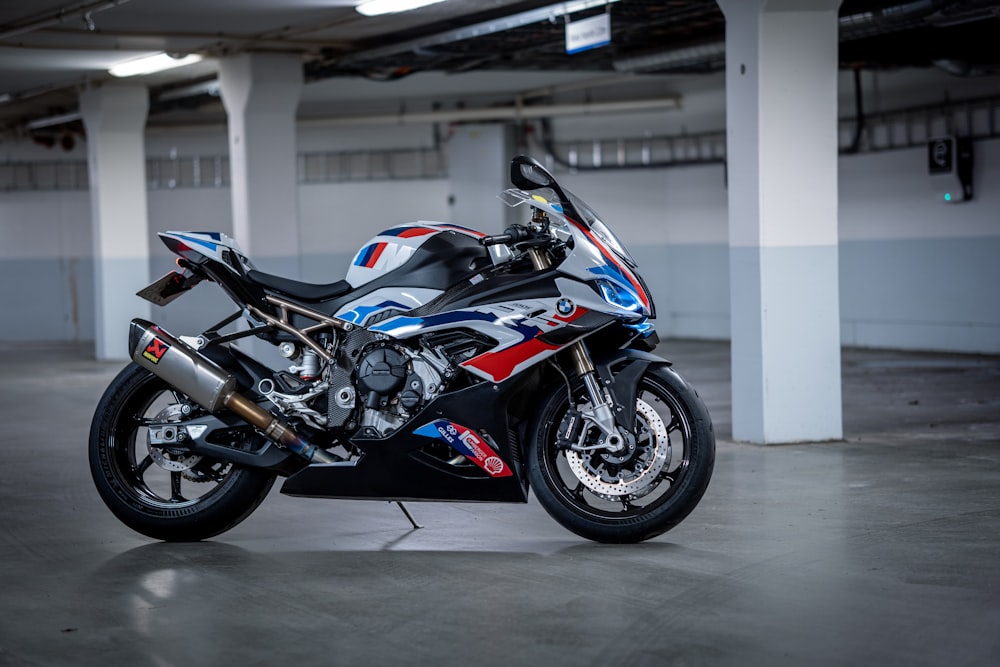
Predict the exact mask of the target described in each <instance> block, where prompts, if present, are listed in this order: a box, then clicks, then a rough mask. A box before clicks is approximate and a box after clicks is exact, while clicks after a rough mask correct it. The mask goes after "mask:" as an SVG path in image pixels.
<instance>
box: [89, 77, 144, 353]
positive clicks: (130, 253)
mask: <svg viewBox="0 0 1000 667" xmlns="http://www.w3.org/2000/svg"><path fill="white" fill-rule="evenodd" d="M148 109H149V93H148V91H147V90H146V88H145V87H142V86H115V85H107V86H103V87H101V88H89V89H87V90H85V91H84V92H83V93H81V94H80V111H81V113H82V114H83V124H84V127H85V128H86V130H87V163H88V167H89V174H90V206H91V225H92V227H93V244H94V309H95V312H94V338H95V340H94V353H95V356H96V358H97V359H98V360H100V361H109V360H127V359H128V358H129V351H128V323H129V322H130V321H131V320H132V318H135V317H142V318H147V319H148V318H149V316H150V306H149V304H148V303H147V302H146V301H143V300H142V299H140V298H139V297H137V296H135V292H136V291H137V290H139V289H141V288H143V287H145V286H146V284H147V283H148V282H149V224H148V213H147V209H146V152H145V143H144V142H145V138H144V129H145V126H146V115H147V112H148Z"/></svg>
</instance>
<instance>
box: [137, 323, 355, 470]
mask: <svg viewBox="0 0 1000 667" xmlns="http://www.w3.org/2000/svg"><path fill="white" fill-rule="evenodd" d="M129 349H130V350H131V356H132V360H133V361H135V362H136V363H137V364H139V365H140V366H142V367H143V368H145V369H146V370H148V371H151V372H152V373H154V374H155V375H157V376H158V377H160V378H161V379H163V380H164V381H166V383H167V384H169V385H170V386H172V387H174V388H176V389H177V390H179V391H181V392H182V393H184V394H187V395H188V396H190V397H191V400H193V401H194V402H195V403H197V404H198V405H200V406H202V407H203V408H205V409H206V410H208V411H209V412H218V411H220V410H222V409H223V408H228V409H229V410H232V411H233V412H234V413H236V414H237V415H238V416H239V417H240V418H242V419H243V420H245V421H246V422H247V423H249V424H251V425H252V426H254V427H255V428H256V429H257V430H259V431H260V432H261V433H263V434H264V435H265V436H266V437H267V438H269V439H271V440H273V441H274V442H276V443H278V444H279V445H281V446H282V447H284V448H285V449H287V450H289V451H290V452H292V453H293V454H296V455H298V456H301V457H302V458H304V459H306V460H307V461H314V462H318V463H335V462H336V459H335V458H333V457H331V456H330V455H329V454H328V453H327V452H325V451H324V450H322V449H319V448H318V447H316V446H314V445H312V444H311V443H310V442H309V441H308V440H306V439H305V438H303V437H302V436H301V435H299V434H298V433H296V432H295V430H294V429H293V428H292V427H291V426H290V425H288V424H286V423H284V422H282V421H281V420H280V419H278V418H277V417H275V416H274V415H272V414H271V413H270V412H268V411H267V410H265V409H263V408H262V407H260V406H259V405H257V404H256V403H254V402H253V401H251V400H250V399H249V398H247V397H246V396H244V395H243V394H241V393H239V392H238V391H236V378H234V377H233V376H232V375H231V374H230V373H227V372H226V371H225V370H223V369H222V368H220V367H219V366H218V365H217V364H215V362H213V361H211V360H210V359H208V358H206V357H204V356H203V355H201V354H199V353H198V351H197V350H195V349H194V348H192V347H190V346H189V345H187V344H186V343H184V342H183V341H181V340H178V339H177V338H174V337H173V336H172V335H170V334H169V333H167V332H166V331H164V330H163V329H161V328H160V327H158V326H156V325H155V324H153V323H152V322H147V321H146V320H141V319H134V320H132V324H131V328H130V329H129Z"/></svg>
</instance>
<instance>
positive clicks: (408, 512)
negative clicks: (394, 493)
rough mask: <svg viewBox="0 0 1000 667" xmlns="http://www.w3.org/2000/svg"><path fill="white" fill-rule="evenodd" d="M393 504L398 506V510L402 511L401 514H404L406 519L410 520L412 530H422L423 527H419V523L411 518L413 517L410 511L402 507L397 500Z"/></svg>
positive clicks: (404, 506) (401, 503)
mask: <svg viewBox="0 0 1000 667" xmlns="http://www.w3.org/2000/svg"><path fill="white" fill-rule="evenodd" d="M395 503H396V504H397V505H399V509H401V510H403V514H405V515H406V518H407V519H409V520H410V523H411V524H413V530H419V529H421V528H423V526H421V525H420V524H419V523H417V522H416V520H415V519H414V518H413V515H412V514H410V510H408V509H406V505H404V504H403V502H402V501H400V500H397V501H395Z"/></svg>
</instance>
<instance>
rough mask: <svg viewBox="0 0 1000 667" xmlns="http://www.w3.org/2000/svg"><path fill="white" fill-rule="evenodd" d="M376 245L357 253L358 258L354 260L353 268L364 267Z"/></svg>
mask: <svg viewBox="0 0 1000 667" xmlns="http://www.w3.org/2000/svg"><path fill="white" fill-rule="evenodd" d="M377 245H378V244H377V243H373V244H371V245H370V246H368V247H367V248H365V249H364V250H362V251H361V252H359V253H358V258H357V259H356V260H354V266H364V265H365V264H367V263H368V260H369V259H371V258H372V254H373V253H374V252H375V246H377Z"/></svg>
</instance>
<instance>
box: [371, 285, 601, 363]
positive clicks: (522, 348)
mask: <svg viewBox="0 0 1000 667" xmlns="http://www.w3.org/2000/svg"><path fill="white" fill-rule="evenodd" d="M556 284H557V285H558V287H559V292H560V296H557V297H545V298H537V299H532V298H519V299H517V300H516V301H504V302H499V303H491V304H484V305H477V306H471V307H464V308H458V309H455V310H448V311H444V312H439V313H434V314H429V315H424V316H419V317H413V316H406V315H400V316H397V317H392V318H390V319H388V320H385V321H384V322H380V323H378V324H375V325H373V326H371V327H369V328H370V329H371V330H372V331H377V332H380V333H384V334H388V335H390V336H393V337H394V338H410V337H414V336H420V335H424V334H430V333H434V332H437V331H447V330H456V329H466V330H469V331H474V332H476V333H478V334H482V335H484V336H486V337H487V338H489V339H492V340H493V341H495V344H494V345H493V346H492V347H490V348H489V349H486V350H484V351H482V352H481V353H480V354H478V355H476V356H474V357H472V358H471V359H467V360H466V361H463V362H462V364H461V365H462V367H463V368H465V369H466V370H468V371H469V372H470V373H472V374H474V375H477V376H479V377H481V378H483V379H485V380H489V381H491V382H502V381H504V380H507V379H508V378H511V377H513V376H515V375H517V374H518V373H520V372H521V371H523V370H526V369H528V368H530V367H532V366H534V365H535V364H537V363H539V362H541V361H543V360H545V359H546V358H548V357H550V356H551V355H553V354H555V353H556V352H558V351H559V350H561V349H563V348H564V347H566V346H567V345H569V344H571V343H572V342H574V341H576V340H579V339H580V338H582V337H583V336H586V335H588V334H590V333H593V332H594V331H596V330H597V329H600V328H601V327H603V326H605V325H607V324H609V323H611V322H613V321H614V318H613V317H612V316H610V315H608V314H606V313H603V312H601V311H602V310H604V311H606V310H607V304H605V303H604V302H603V301H601V300H600V298H599V297H598V296H597V294H596V293H595V292H594V291H593V290H591V289H589V288H587V287H586V286H583V285H580V284H579V283H577V282H575V281H572V280H566V279H557V280H556Z"/></svg>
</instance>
